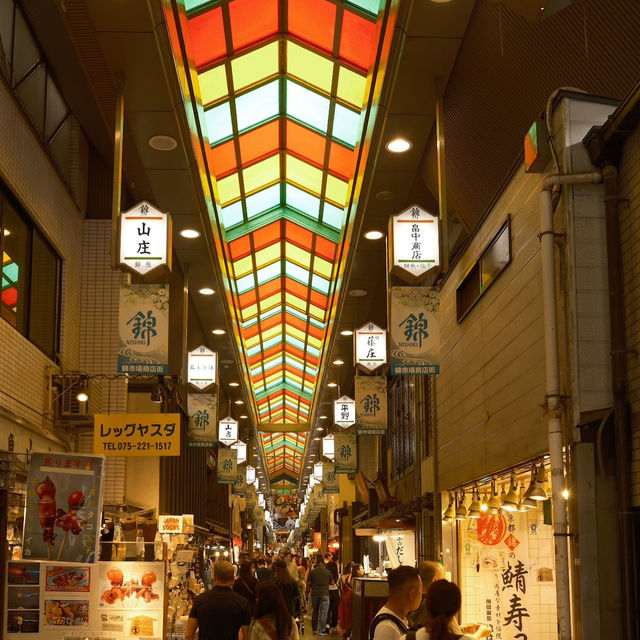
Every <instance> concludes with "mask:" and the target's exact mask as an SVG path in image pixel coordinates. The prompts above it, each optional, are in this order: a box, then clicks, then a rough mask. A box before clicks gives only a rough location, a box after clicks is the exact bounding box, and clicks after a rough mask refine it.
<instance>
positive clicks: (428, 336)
mask: <svg viewBox="0 0 640 640" xmlns="http://www.w3.org/2000/svg"><path fill="white" fill-rule="evenodd" d="M389 304H390V314H389V315H390V324H391V326H390V355H391V375H416V374H417V375H432V374H437V373H440V365H439V363H438V360H439V350H440V328H439V324H438V306H439V299H438V293H437V291H436V289H435V288H433V287H391V295H390V299H389Z"/></svg>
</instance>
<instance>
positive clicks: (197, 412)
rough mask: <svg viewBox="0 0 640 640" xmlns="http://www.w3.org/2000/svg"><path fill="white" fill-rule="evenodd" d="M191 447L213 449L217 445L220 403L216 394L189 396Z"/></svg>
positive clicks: (189, 443) (188, 433)
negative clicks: (217, 421)
mask: <svg viewBox="0 0 640 640" xmlns="http://www.w3.org/2000/svg"><path fill="white" fill-rule="evenodd" d="M187 411H188V413H189V426H188V428H187V445H188V446H189V447H212V446H213V445H214V444H215V443H216V419H217V417H218V402H217V398H216V394H215V393H189V394H187Z"/></svg>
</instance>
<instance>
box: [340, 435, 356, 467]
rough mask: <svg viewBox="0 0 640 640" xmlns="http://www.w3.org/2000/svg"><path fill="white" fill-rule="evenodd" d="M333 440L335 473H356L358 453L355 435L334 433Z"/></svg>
mask: <svg viewBox="0 0 640 640" xmlns="http://www.w3.org/2000/svg"><path fill="white" fill-rule="evenodd" d="M334 438H335V439H334V446H335V456H334V465H335V471H336V473H356V472H357V471H358V452H357V449H356V436H355V434H353V433H346V432H341V433H339V432H336V433H335V434H334Z"/></svg>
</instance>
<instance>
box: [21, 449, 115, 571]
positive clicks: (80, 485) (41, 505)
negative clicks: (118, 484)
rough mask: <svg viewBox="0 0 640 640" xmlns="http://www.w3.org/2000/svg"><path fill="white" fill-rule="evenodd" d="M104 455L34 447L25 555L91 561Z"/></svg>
mask: <svg viewBox="0 0 640 640" xmlns="http://www.w3.org/2000/svg"><path fill="white" fill-rule="evenodd" d="M103 468H104V458H102V457H101V456H85V455H82V456H80V455H74V454H70V453H32V454H31V460H30V461H29V477H28V480H27V496H26V508H25V517H24V535H23V541H22V557H23V558H24V559H25V560H55V561H56V562H84V563H87V562H89V563H91V562H95V561H96V559H97V545H98V538H99V536H100V517H101V514H102V474H103Z"/></svg>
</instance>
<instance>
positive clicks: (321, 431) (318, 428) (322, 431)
mask: <svg viewBox="0 0 640 640" xmlns="http://www.w3.org/2000/svg"><path fill="white" fill-rule="evenodd" d="M316 431H317V432H318V433H324V427H317V428H316Z"/></svg>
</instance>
